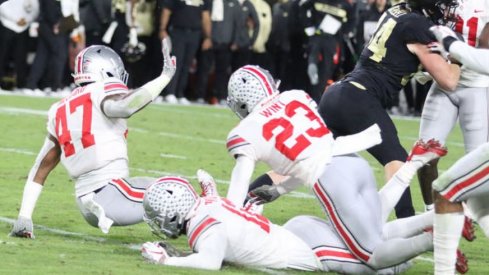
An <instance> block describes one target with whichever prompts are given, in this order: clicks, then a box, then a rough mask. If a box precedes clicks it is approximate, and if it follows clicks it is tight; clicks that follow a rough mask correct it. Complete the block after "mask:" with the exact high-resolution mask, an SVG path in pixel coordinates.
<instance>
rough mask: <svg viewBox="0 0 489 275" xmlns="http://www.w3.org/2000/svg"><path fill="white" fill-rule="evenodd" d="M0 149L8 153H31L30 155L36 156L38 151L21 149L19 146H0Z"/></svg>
mask: <svg viewBox="0 0 489 275" xmlns="http://www.w3.org/2000/svg"><path fill="white" fill-rule="evenodd" d="M0 151H2V152H8V153H16V154H22V155H29V156H35V155H36V153H34V152H32V151H29V150H25V149H19V148H5V147H0Z"/></svg>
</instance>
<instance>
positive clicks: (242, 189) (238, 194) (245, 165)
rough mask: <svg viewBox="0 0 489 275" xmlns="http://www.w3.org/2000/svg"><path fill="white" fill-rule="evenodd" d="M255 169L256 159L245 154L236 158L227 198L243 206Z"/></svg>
mask: <svg viewBox="0 0 489 275" xmlns="http://www.w3.org/2000/svg"><path fill="white" fill-rule="evenodd" d="M254 169H255V161H254V160H252V159H251V158H249V157H247V156H245V155H239V156H238V157H237V158H236V164H235V165H234V168H233V172H232V174H231V184H230V185H229V189H228V194H227V199H228V200H230V201H231V202H232V203H234V204H235V205H237V206H239V207H242V206H243V204H244V201H245V199H246V194H247V193H248V187H249V185H250V180H251V176H252V175H253V170H254Z"/></svg>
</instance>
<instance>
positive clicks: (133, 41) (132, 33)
mask: <svg viewBox="0 0 489 275" xmlns="http://www.w3.org/2000/svg"><path fill="white" fill-rule="evenodd" d="M137 45H138V32H137V30H136V28H130V29H129V46H131V47H133V48H134V47H136V46H137Z"/></svg>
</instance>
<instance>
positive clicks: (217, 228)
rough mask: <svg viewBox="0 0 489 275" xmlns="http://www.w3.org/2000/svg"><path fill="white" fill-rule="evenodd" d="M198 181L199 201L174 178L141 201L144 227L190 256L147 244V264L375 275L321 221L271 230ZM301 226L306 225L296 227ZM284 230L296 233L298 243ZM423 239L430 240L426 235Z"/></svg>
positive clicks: (423, 223) (205, 179) (203, 179)
mask: <svg viewBox="0 0 489 275" xmlns="http://www.w3.org/2000/svg"><path fill="white" fill-rule="evenodd" d="M197 178H198V180H199V183H200V185H201V187H202V189H203V190H204V193H203V197H201V198H199V197H198V196H197V193H196V192H195V190H194V188H193V187H192V186H191V185H190V183H189V182H188V181H187V180H185V179H183V178H178V177H164V178H160V179H158V180H156V182H155V184H153V185H151V186H150V187H149V188H148V191H147V192H146V193H145V195H144V207H145V211H146V212H145V220H146V222H147V223H148V224H149V225H150V226H151V228H152V230H153V232H154V233H155V234H157V235H159V236H162V237H169V238H177V237H179V236H180V235H182V234H186V235H187V237H188V243H189V246H190V248H191V249H192V251H193V253H191V254H190V255H186V256H183V255H182V253H178V252H176V251H175V250H174V249H172V248H169V246H168V244H165V243H158V242H147V243H144V244H143V246H142V249H141V252H142V255H143V257H144V258H146V259H147V260H149V261H151V262H154V263H158V264H163V265H169V266H180V267H191V268H200V269H209V270H218V269H220V268H221V266H222V264H223V262H227V263H234V264H239V265H243V266H247V267H255V268H256V267H262V268H263V267H266V268H275V269H284V268H292V269H297V270H307V271H317V270H320V271H326V272H340V273H347V274H376V273H377V272H376V271H375V270H373V269H371V268H370V267H368V266H366V265H364V264H363V263H361V262H360V261H358V260H356V259H355V257H354V256H353V255H352V254H351V253H350V252H349V251H348V249H347V248H346V246H345V245H344V244H343V243H342V241H341V240H340V239H339V238H338V237H337V236H336V234H335V232H334V230H333V229H331V228H329V227H325V226H326V225H325V223H324V221H320V220H319V219H317V218H313V222H309V221H308V219H307V218H302V217H297V218H295V219H292V220H291V221H289V222H288V223H287V224H286V225H285V227H282V226H278V225H275V224H273V223H271V222H270V221H269V220H268V219H267V218H265V217H263V216H261V215H259V214H256V213H254V212H252V211H250V208H240V207H236V206H235V205H233V204H232V203H231V202H230V201H229V200H227V199H224V198H220V197H219V196H218V194H217V189H216V187H215V183H214V180H213V179H212V177H211V176H210V175H209V174H207V173H206V172H205V171H203V170H199V171H198V172H197ZM427 215H428V214H425V216H427ZM412 220H414V218H413V219H412ZM301 221H306V222H308V223H305V224H301ZM405 225H408V224H404V226H405ZM409 225H410V229H409V230H404V231H403V232H406V231H410V232H416V231H418V233H419V232H422V231H423V229H424V228H426V227H427V226H430V225H431V219H426V218H424V219H418V220H417V221H416V223H410V224H409ZM305 226H308V227H309V226H310V228H307V229H306V228H305ZM289 228H290V230H292V231H297V232H298V233H299V235H298V236H299V237H298V236H296V235H294V234H293V233H292V232H291V231H289V230H288V229H289ZM302 229H303V230H304V232H307V233H311V232H313V233H315V234H316V233H317V234H318V235H316V236H314V237H316V240H318V241H320V245H319V246H318V247H315V248H314V249H313V248H311V247H310V246H309V244H310V243H308V242H307V241H306V240H304V241H303V240H302V239H308V240H309V239H310V238H312V237H313V236H310V235H308V236H304V234H303V232H301V231H302ZM294 233H295V232H294ZM399 234H401V233H399ZM422 234H428V235H430V236H431V233H422ZM316 243H317V242H316ZM409 266H410V265H409V264H405V263H403V264H401V265H398V266H395V267H391V268H388V269H385V270H382V271H381V272H380V273H381V274H397V273H396V272H399V271H402V270H405V269H406V268H409Z"/></svg>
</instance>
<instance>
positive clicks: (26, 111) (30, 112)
mask: <svg viewBox="0 0 489 275" xmlns="http://www.w3.org/2000/svg"><path fill="white" fill-rule="evenodd" d="M0 113H6V114H28V115H38V116H47V115H48V112H47V111H43V110H35V109H24V108H14V107H0Z"/></svg>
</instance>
